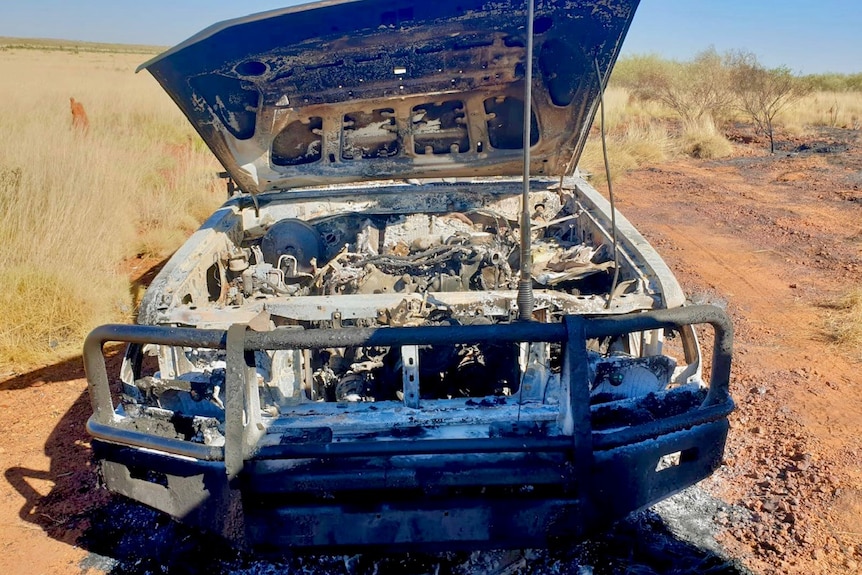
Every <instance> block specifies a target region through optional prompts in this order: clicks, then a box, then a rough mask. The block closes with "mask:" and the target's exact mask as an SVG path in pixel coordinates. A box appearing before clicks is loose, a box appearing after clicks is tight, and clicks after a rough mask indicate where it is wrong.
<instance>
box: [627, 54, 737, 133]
mask: <svg viewBox="0 0 862 575" xmlns="http://www.w3.org/2000/svg"><path fill="white" fill-rule="evenodd" d="M620 77H621V78H622V80H623V81H624V82H626V83H627V84H628V87H630V89H632V91H633V92H634V93H635V95H637V96H638V97H640V98H644V99H647V100H654V101H659V102H661V103H663V104H664V105H665V106H667V107H669V108H670V109H672V110H673V111H674V112H676V114H677V115H678V116H679V117H680V119H681V120H682V121H683V123H684V124H686V125H689V124H691V125H694V124H699V123H700V122H701V121H703V119H704V118H705V117H711V118H712V119H715V120H718V121H721V120H722V119H723V118H724V117H725V116H726V114H727V113H728V112H729V111H730V110H731V109H732V104H733V99H734V95H733V92H732V90H731V89H730V79H729V70H728V68H727V67H726V66H725V63H724V60H723V58H722V56H721V55H720V54H718V53H717V52H716V51H715V49H714V48H709V49H707V50H704V51H703V52H700V53H699V54H698V55H697V56H695V57H694V60H692V61H691V62H675V61H667V60H661V59H660V58H658V57H656V56H641V57H633V58H629V59H628V61H627V62H624V63H623V64H622V71H621V74H620Z"/></svg>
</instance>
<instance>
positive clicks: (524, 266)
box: [518, 0, 535, 321]
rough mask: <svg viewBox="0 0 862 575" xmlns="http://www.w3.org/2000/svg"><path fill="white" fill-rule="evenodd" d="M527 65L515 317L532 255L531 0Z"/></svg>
mask: <svg viewBox="0 0 862 575" xmlns="http://www.w3.org/2000/svg"><path fill="white" fill-rule="evenodd" d="M526 60H527V66H526V70H525V72H524V190H523V193H522V196H521V276H520V279H519V280H518V319H519V320H521V321H527V320H529V319H531V318H532V317H533V306H534V304H535V298H534V297H533V275H532V272H531V268H532V264H533V257H532V249H531V246H530V242H531V238H530V234H531V231H532V230H531V225H530V223H531V221H530V220H531V218H530V127H531V126H530V119H531V118H532V96H533V93H532V89H533V0H527V50H526Z"/></svg>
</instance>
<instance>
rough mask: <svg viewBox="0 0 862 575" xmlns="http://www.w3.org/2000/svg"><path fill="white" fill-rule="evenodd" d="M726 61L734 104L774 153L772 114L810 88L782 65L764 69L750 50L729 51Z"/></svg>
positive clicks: (775, 114) (776, 113)
mask: <svg viewBox="0 0 862 575" xmlns="http://www.w3.org/2000/svg"><path fill="white" fill-rule="evenodd" d="M728 61H729V62H728V65H729V67H730V69H731V71H732V72H731V78H732V86H733V91H734V93H735V94H736V97H737V106H738V107H739V110H740V111H741V112H742V113H743V114H745V115H746V116H748V117H749V118H750V119H751V121H752V122H753V123H754V129H755V131H756V132H758V133H761V134H765V135H766V136H767V137H769V150H770V152H771V153H773V154H774V153H775V117H776V116H777V115H778V113H779V112H781V110H783V109H784V108H786V107H787V106H788V105H789V104H791V103H792V102H795V101H796V100H798V99H799V98H801V97H802V96H804V95H805V94H807V93H808V92H809V91H810V87H809V86H807V85H806V84H804V83H803V82H802V81H800V79H799V78H796V77H795V76H794V75H793V74H792V73H791V72H790V69H789V68H787V67H786V66H781V67H778V68H772V69H767V68H765V67H763V66H762V65H761V64H760V62H758V61H757V57H756V56H755V55H754V54H751V53H745V52H738V53H735V54H731V55H730V56H729V57H728Z"/></svg>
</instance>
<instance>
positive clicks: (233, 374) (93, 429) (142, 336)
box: [83, 306, 733, 476]
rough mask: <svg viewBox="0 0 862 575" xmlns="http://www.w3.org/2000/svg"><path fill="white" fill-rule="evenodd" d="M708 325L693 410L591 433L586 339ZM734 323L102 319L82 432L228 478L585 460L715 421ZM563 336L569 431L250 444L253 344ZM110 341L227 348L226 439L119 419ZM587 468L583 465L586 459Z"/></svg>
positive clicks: (634, 317) (690, 315)
mask: <svg viewBox="0 0 862 575" xmlns="http://www.w3.org/2000/svg"><path fill="white" fill-rule="evenodd" d="M696 324H709V325H711V326H712V327H713V330H714V335H715V340H714V346H713V354H712V370H711V375H710V386H709V391H708V393H707V396H706V398H705V400H704V402H703V404H702V405H701V406H700V408H699V409H697V410H693V411H691V412H687V413H683V414H679V415H675V416H671V417H667V418H664V419H659V420H656V421H652V422H649V423H646V424H641V425H636V426H631V427H627V428H624V429H621V430H617V431H611V432H600V433H599V432H594V431H592V428H591V423H590V395H589V394H590V390H589V381H588V376H587V350H586V340H587V339H589V338H595V337H604V336H615V335H623V334H626V333H631V332H638V331H647V330H653V329H667V328H682V327H683V326H687V325H696ZM732 340H733V328H732V325H731V323H730V320H729V319H728V317H727V315H726V314H725V313H724V311H722V310H721V309H719V308H717V307H715V306H690V307H681V308H674V309H663V310H654V311H648V312H642V313H629V314H624V315H617V316H609V317H583V316H566V318H565V320H564V321H563V322H562V323H552V324H549V323H536V322H518V323H513V324H508V325H478V326H447V327H384V328H340V329H316V330H307V331H306V330H278V329H276V330H274V331H269V332H254V331H250V330H247V329H246V326H245V325H236V326H233V327H232V328H230V329H229V330H216V329H195V328H175V327H163V326H145V325H103V326H100V327H97V328H96V329H94V330H93V331H92V332H91V333H90V334H89V336H88V337H87V339H86V341H85V343H84V354H83V355H84V368H85V372H86V375H87V383H88V386H89V393H90V399H91V402H92V406H93V415H92V417H91V418H90V419H89V421H88V422H87V430H88V431H89V433H90V434H91V435H93V436H94V437H95V438H97V439H101V440H104V441H107V442H110V443H117V444H122V445H130V446H137V447H144V448H148V449H153V450H157V451H160V452H165V453H169V454H174V455H179V456H186V457H191V458H195V459H199V460H210V461H224V462H225V467H226V469H227V473H228V475H229V476H234V475H235V474H236V473H238V472H239V470H240V469H241V468H242V465H243V462H244V461H245V460H247V459H274V458H310V457H365V456H395V455H416V454H447V453H507V452H508V453H517V452H542V451H562V452H566V451H569V452H571V453H572V456H573V457H574V458H575V460H576V461H589V460H590V458H591V457H592V454H593V451H600V450H608V449H612V448H614V447H618V446H621V445H626V444H630V443H635V442H639V441H643V440H646V439H650V438H654V437H659V436H661V435H664V434H668V433H672V432H675V431H680V430H683V429H687V428H691V427H694V426H696V425H701V424H704V423H709V422H713V421H717V420H719V419H721V418H724V417H726V416H727V415H728V414H729V413H730V412H731V411H732V410H733V401H732V399H731V397H730V393H729V380H730V367H731V353H732ZM536 341H544V342H559V343H563V344H564V349H565V352H564V360H563V370H562V378H563V382H564V383H567V384H568V385H567V386H566V385H563V387H562V388H563V389H566V387H568V390H569V398H568V405H566V404H565V402H564V401H563V398H561V401H560V406H561V409H568V410H569V413H570V414H571V419H572V422H573V426H572V429H571V430H567V431H566V433H568V432H569V431H570V432H571V435H570V436H569V435H565V436H562V437H546V438H529V437H523V438H521V437H518V438H511V437H502V438H487V439H485V438H480V439H475V438H474V439H445V440H413V441H385V442H359V441H357V442H345V443H319V444H314V443H306V444H302V443H298V444H286V445H276V446H268V447H263V448H260V449H258V448H256V447H255V444H256V442H257V438H259V437H260V435H262V434H263V428H262V426H256V425H255V424H254V419H253V417H248V418H247V421H244V418H243V412H244V410H246V411H245V413H246V414H253V413H257V412H255V411H254V410H253V409H252V408H253V407H254V402H256V401H257V400H258V398H257V393H256V387H257V383H256V380H255V378H254V377H252V375H253V368H252V367H250V366H253V361H252V362H250V361H249V358H247V357H246V352H249V351H254V350H279V349H309V348H321V347H352V346H405V345H439V344H453V343H520V342H536ZM107 342H128V343H136V344H145V343H150V344H157V345H168V346H182V347H201V348H211V349H222V350H227V354H228V358H227V375H226V391H225V393H226V400H227V401H226V406H225V428H226V429H225V446H224V448H222V447H215V446H208V445H202V444H197V443H192V442H189V441H183V440H179V439H171V438H166V437H160V436H157V435H153V434H149V433H145V432H141V431H138V430H134V429H129V428H127V427H122V426H121V425H120V424H119V421H120V419H119V418H118V417H117V416H116V415H115V412H114V405H113V400H112V398H111V392H110V387H109V380H108V375H107V369H106V365H105V358H104V353H103V346H104V344H105V343H107ZM584 469H585V470H588V466H584Z"/></svg>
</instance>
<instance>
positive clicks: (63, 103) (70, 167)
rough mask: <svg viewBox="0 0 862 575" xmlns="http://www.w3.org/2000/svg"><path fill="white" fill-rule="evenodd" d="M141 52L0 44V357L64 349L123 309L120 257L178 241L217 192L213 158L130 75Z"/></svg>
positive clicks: (149, 84) (47, 355)
mask: <svg viewBox="0 0 862 575" xmlns="http://www.w3.org/2000/svg"><path fill="white" fill-rule="evenodd" d="M140 59H141V56H140V55H129V54H111V53H78V54H75V53H73V52H63V51H51V52H45V51H36V50H31V49H28V50H26V51H22V50H6V51H2V52H0V77H2V78H3V80H2V83H0V103H2V105H0V125H2V126H3V129H2V130H0V317H2V318H3V319H2V323H0V365H6V366H9V365H14V366H15V367H18V366H20V365H22V364H30V363H33V362H38V361H48V360H52V359H60V358H62V357H66V356H68V355H69V354H72V353H75V352H77V351H79V349H80V344H81V340H82V338H83V336H84V335H85V334H86V332H87V331H88V330H89V329H91V328H92V327H93V326H95V325H97V324H99V323H104V322H106V321H117V320H125V319H129V318H130V317H131V314H132V309H131V299H130V292H129V282H128V278H126V277H125V276H124V274H123V273H122V271H121V264H122V261H123V260H124V259H126V258H129V257H133V256H134V255H135V254H139V253H152V254H154V255H165V254H166V253H167V252H169V251H170V250H172V249H175V248H176V247H177V245H179V243H180V242H181V241H182V238H183V237H184V236H185V235H188V233H190V232H191V231H193V230H194V229H195V228H196V227H197V224H198V222H199V221H200V220H201V219H202V217H203V216H204V215H206V214H207V213H209V212H211V211H212V209H213V208H214V207H215V206H216V205H218V203H220V202H221V201H222V200H223V195H222V194H223V192H222V189H221V186H215V185H214V183H215V181H214V174H215V172H216V171H217V169H218V166H217V164H216V162H215V161H214V160H213V159H212V158H211V155H210V154H209V152H208V151H206V150H205V148H204V147H203V146H201V145H200V144H199V141H198V139H197V136H196V135H195V134H194V133H193V130H192V129H191V127H189V126H188V123H187V121H186V120H185V118H184V117H183V116H182V115H181V114H180V112H179V111H178V110H177V109H176V108H175V106H174V104H173V103H172V102H171V101H170V99H169V98H168V97H167V96H166V95H165V94H164V93H163V92H162V91H161V89H160V88H159V87H158V85H157V84H156V83H155V81H153V80H152V78H151V77H149V75H146V74H138V75H135V74H134V73H133V71H134V67H135V66H136V65H137V64H138V63H139V60H140ZM70 97H74V98H75V99H76V100H79V101H81V102H82V103H83V104H84V106H85V108H86V111H87V114H88V116H89V120H90V129H89V131H88V132H86V133H83V132H81V131H79V130H73V129H71V113H70V110H69V98H70Z"/></svg>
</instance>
